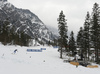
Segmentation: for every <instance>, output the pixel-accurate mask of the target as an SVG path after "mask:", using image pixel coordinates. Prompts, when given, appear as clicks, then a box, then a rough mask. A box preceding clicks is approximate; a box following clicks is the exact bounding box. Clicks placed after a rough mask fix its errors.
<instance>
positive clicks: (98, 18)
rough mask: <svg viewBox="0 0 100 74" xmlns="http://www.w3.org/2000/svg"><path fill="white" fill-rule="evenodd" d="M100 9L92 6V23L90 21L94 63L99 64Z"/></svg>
mask: <svg viewBox="0 0 100 74" xmlns="http://www.w3.org/2000/svg"><path fill="white" fill-rule="evenodd" d="M99 10H100V7H99V5H98V4H97V3H95V4H94V6H93V12H92V21H91V41H92V43H93V46H94V48H95V53H96V56H95V58H96V61H97V63H99V55H98V54H99V51H100V11H99Z"/></svg>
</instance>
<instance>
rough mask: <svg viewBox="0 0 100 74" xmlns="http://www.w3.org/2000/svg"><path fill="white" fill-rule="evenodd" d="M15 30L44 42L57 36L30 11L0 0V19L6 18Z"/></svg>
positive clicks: (5, 0)
mask: <svg viewBox="0 0 100 74" xmlns="http://www.w3.org/2000/svg"><path fill="white" fill-rule="evenodd" d="M7 18H8V20H9V21H10V23H11V27H12V26H14V28H15V31H16V32H17V31H24V32H25V33H26V34H28V35H29V36H31V37H32V38H38V40H40V41H41V40H42V41H43V42H44V43H47V42H48V41H52V40H53V39H55V38H56V37H57V36H56V35H54V34H52V32H51V31H49V30H48V29H47V27H46V26H45V25H44V23H43V22H42V21H41V20H40V19H39V18H38V17H37V16H36V15H35V14H34V13H32V12H31V11H29V10H27V9H18V8H16V7H15V6H14V5H12V4H10V3H9V2H7V0H3V1H2V0H0V20H5V19H7Z"/></svg>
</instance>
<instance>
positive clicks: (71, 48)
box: [69, 31, 76, 55]
mask: <svg viewBox="0 0 100 74" xmlns="http://www.w3.org/2000/svg"><path fill="white" fill-rule="evenodd" d="M69 51H72V54H73V55H74V52H75V51H76V43H75V39H74V33H73V31H71V34H70V39H69Z"/></svg>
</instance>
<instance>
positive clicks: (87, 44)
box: [83, 12, 90, 60]
mask: <svg viewBox="0 0 100 74" xmlns="http://www.w3.org/2000/svg"><path fill="white" fill-rule="evenodd" d="M89 30H90V15H89V12H87V15H86V19H85V23H84V33H83V42H84V46H83V49H84V51H85V56H86V58H87V55H88V60H89V54H90V53H89V50H90V32H89Z"/></svg>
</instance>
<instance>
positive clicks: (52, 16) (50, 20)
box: [8, 0, 100, 33]
mask: <svg viewBox="0 0 100 74" xmlns="http://www.w3.org/2000/svg"><path fill="white" fill-rule="evenodd" d="M8 2H10V3H12V4H13V5H15V6H16V7H17V8H22V9H29V10H30V11H32V12H33V13H35V14H36V15H37V16H38V17H39V18H40V19H41V20H42V21H43V23H44V24H45V25H50V26H53V27H54V28H58V24H57V23H58V22H57V18H58V17H59V13H60V12H61V10H63V12H64V14H65V16H66V19H67V25H68V30H69V31H72V30H73V31H74V32H75V33H77V31H78V30H79V28H80V27H81V26H83V24H84V20H85V16H86V14H87V11H89V12H90V14H91V12H92V8H93V4H94V3H95V2H96V3H98V4H99V5H100V0H8Z"/></svg>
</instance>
